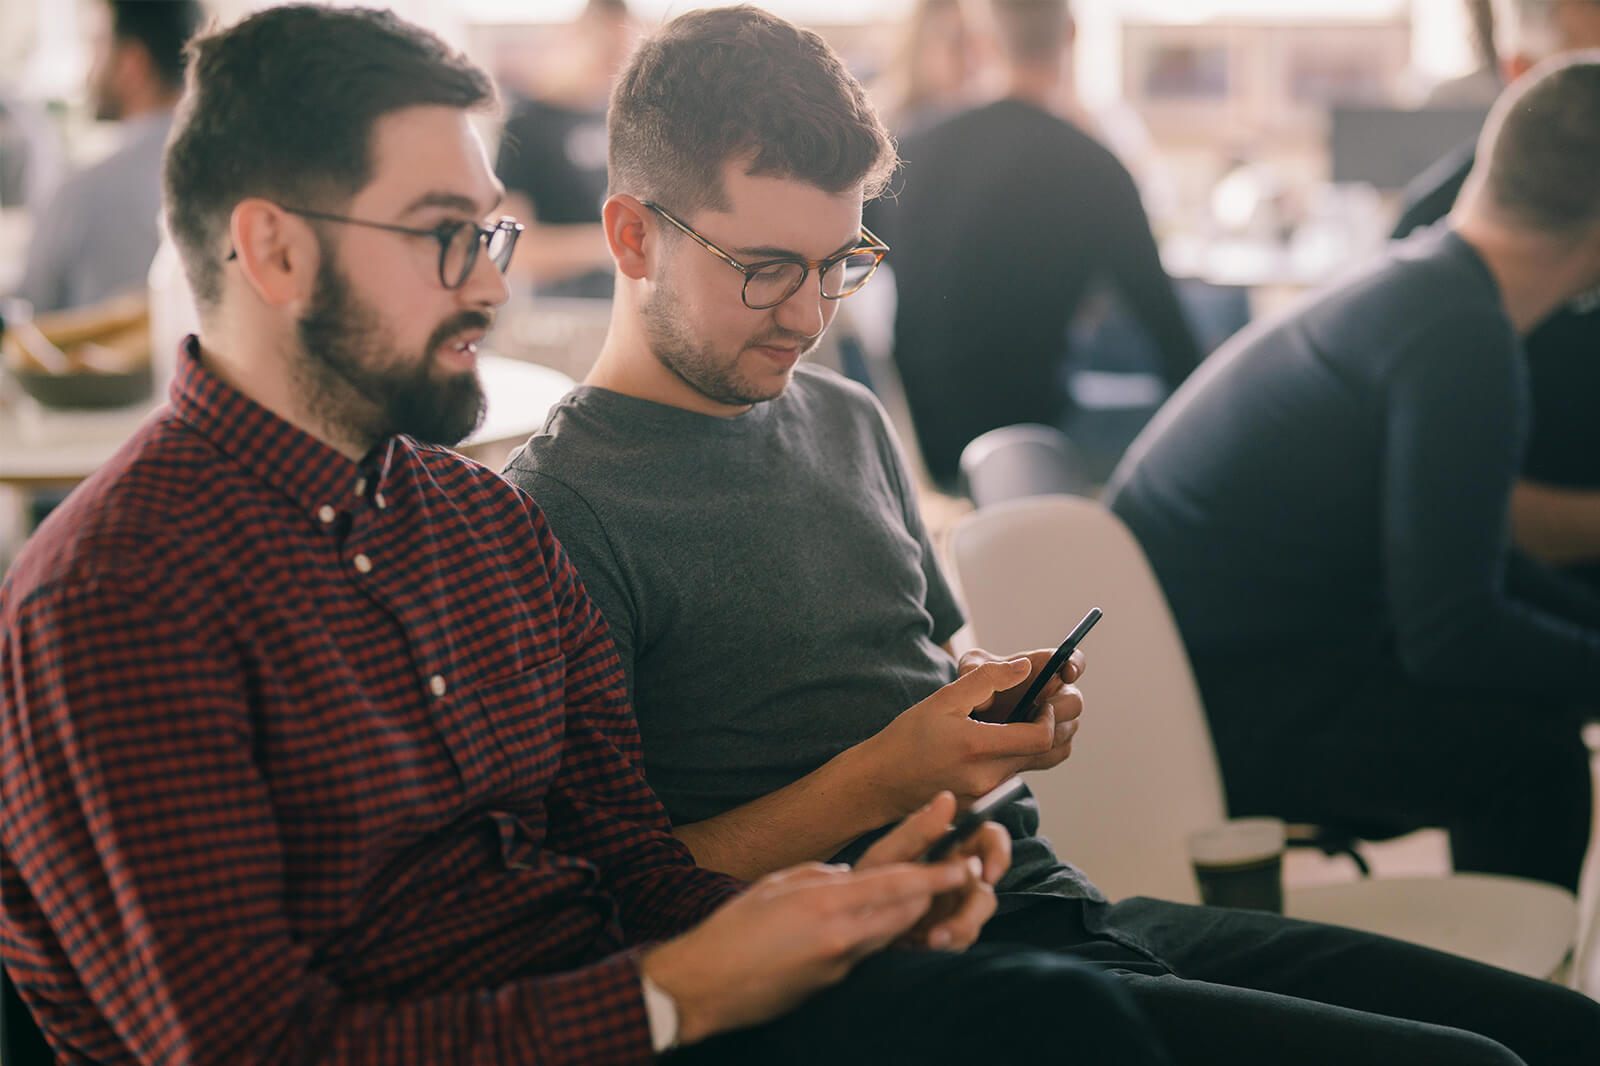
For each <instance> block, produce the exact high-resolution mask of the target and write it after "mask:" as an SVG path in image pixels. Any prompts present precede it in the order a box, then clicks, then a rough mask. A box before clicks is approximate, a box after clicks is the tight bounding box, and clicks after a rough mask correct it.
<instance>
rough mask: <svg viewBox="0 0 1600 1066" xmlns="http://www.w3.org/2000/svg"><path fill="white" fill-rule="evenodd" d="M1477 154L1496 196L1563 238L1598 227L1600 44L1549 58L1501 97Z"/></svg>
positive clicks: (1513, 212)
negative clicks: (1484, 162)
mask: <svg viewBox="0 0 1600 1066" xmlns="http://www.w3.org/2000/svg"><path fill="white" fill-rule="evenodd" d="M1479 157H1480V159H1487V161H1488V168H1489V169H1488V172H1487V174H1486V176H1485V178H1484V181H1485V186H1486V188H1487V191H1488V194H1489V197H1490V199H1491V200H1492V202H1493V203H1494V205H1495V206H1496V207H1498V208H1499V209H1500V210H1501V211H1504V212H1505V213H1506V214H1507V215H1509V216H1510V217H1511V218H1512V219H1514V220H1515V221H1517V222H1519V223H1521V224H1523V225H1526V226H1529V227H1531V228H1533V229H1536V230H1539V231H1541V232H1544V233H1548V234H1550V235H1552V236H1558V237H1579V236H1582V235H1584V233H1585V231H1587V230H1590V229H1592V228H1593V227H1595V226H1597V225H1600V176H1597V175H1600V49H1589V50H1586V51H1580V52H1569V53H1567V54H1565V55H1562V56H1557V57H1555V58H1553V59H1547V60H1545V61H1544V62H1542V63H1540V64H1539V65H1538V66H1536V67H1534V68H1533V70H1531V71H1529V72H1528V73H1527V74H1526V75H1524V76H1523V77H1521V78H1519V79H1518V80H1517V82H1516V83H1515V84H1514V85H1512V87H1511V88H1510V89H1508V90H1506V92H1505V93H1503V94H1502V95H1501V98H1500V99H1499V100H1498V101H1497V102H1496V103H1495V107H1494V110H1493V111H1492V112H1491V113H1490V115H1489V121H1488V124H1487V125H1486V127H1485V129H1484V134H1483V144H1482V146H1481V148H1480V151H1479Z"/></svg>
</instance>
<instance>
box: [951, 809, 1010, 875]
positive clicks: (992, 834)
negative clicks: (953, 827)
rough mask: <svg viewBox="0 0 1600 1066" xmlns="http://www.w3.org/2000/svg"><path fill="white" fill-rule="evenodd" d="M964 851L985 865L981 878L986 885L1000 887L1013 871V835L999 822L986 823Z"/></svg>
mask: <svg viewBox="0 0 1600 1066" xmlns="http://www.w3.org/2000/svg"><path fill="white" fill-rule="evenodd" d="M962 851H963V854H965V855H967V856H970V857H974V858H976V859H978V861H979V862H981V863H982V864H983V872H982V874H980V875H979V876H980V877H981V878H982V879H983V881H984V883H985V884H990V885H998V884H999V883H1000V879H1001V878H1002V877H1004V876H1005V875H1006V871H1007V870H1009V869H1011V834H1010V833H1008V832H1006V827H1005V826H1003V825H1001V824H1000V823H999V822H985V823H984V824H983V827H982V828H981V829H979V830H978V831H977V832H976V833H974V834H973V836H972V839H971V840H969V841H967V843H966V845H965V846H964V847H963V849H962Z"/></svg>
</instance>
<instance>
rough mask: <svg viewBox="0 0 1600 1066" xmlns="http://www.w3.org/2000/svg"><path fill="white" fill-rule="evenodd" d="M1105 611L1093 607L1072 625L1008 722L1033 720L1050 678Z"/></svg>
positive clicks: (1018, 703)
mask: <svg viewBox="0 0 1600 1066" xmlns="http://www.w3.org/2000/svg"><path fill="white" fill-rule="evenodd" d="M1103 613H1104V612H1103V611H1101V610H1100V608H1098V607H1091V608H1089V613H1088V614H1086V615H1084V616H1083V618H1082V619H1080V620H1079V622H1078V624H1077V625H1075V626H1073V627H1072V632H1070V633H1068V634H1067V639H1066V640H1063V641H1062V642H1061V646H1060V647H1059V648H1057V649H1056V650H1055V654H1054V655H1052V656H1050V661H1049V662H1047V663H1045V664H1044V669H1043V670H1040V671H1039V672H1038V673H1037V674H1035V675H1034V678H1033V684H1031V685H1029V686H1028V691H1026V692H1024V693H1023V694H1022V698H1021V699H1020V700H1018V701H1017V705H1016V707H1014V708H1013V709H1012V711H1011V715H1010V717H1008V718H1007V719H1006V722H1007V723H1011V722H1028V721H1032V720H1033V716H1034V715H1035V714H1036V713H1038V710H1039V708H1038V707H1037V706H1036V704H1037V703H1038V702H1039V694H1040V693H1042V692H1043V691H1044V687H1045V686H1046V685H1048V684H1049V683H1050V679H1051V678H1052V677H1054V676H1055V675H1056V674H1057V673H1058V672H1060V670H1061V667H1062V666H1064V665H1065V664H1066V661H1067V657H1068V656H1069V655H1071V654H1072V651H1073V649H1074V648H1076V647H1077V646H1078V642H1079V641H1081V640H1082V639H1083V638H1084V634H1086V633H1088V632H1089V630H1091V629H1093V628H1094V624H1095V623H1096V622H1098V621H1100V616H1101V615H1102V614H1103Z"/></svg>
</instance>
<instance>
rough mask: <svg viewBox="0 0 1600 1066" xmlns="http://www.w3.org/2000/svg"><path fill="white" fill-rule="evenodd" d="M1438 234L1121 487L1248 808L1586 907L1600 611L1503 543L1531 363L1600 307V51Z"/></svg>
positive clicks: (1138, 460)
mask: <svg viewBox="0 0 1600 1066" xmlns="http://www.w3.org/2000/svg"><path fill="white" fill-rule="evenodd" d="M1479 158H1480V160H1482V162H1481V164H1480V165H1479V166H1478V167H1477V168H1476V169H1475V170H1474V172H1473V177H1472V179H1471V180H1470V181H1469V182H1468V185H1467V188H1466V191H1465V192H1464V193H1463V195H1462V198H1461V202H1460V203H1459V204H1458V205H1457V207H1456V210H1455V212H1454V213H1453V214H1452V215H1451V217H1450V220H1449V221H1448V222H1446V223H1441V224H1440V225H1438V226H1436V227H1433V228H1431V229H1428V230H1426V231H1423V232H1421V233H1419V234H1417V235H1416V236H1414V237H1412V238H1410V239H1408V240H1406V241H1403V242H1400V243H1398V244H1395V245H1392V246H1391V247H1390V249H1389V250H1388V252H1387V253H1386V254H1385V255H1384V256H1383V257H1382V258H1381V259H1380V260H1379V261H1378V262H1377V263H1375V264H1374V265H1372V266H1371V267H1370V268H1368V269H1366V270H1364V271H1362V272H1360V273H1358V274H1357V275H1355V276H1354V277H1351V278H1349V279H1347V280H1346V281H1344V282H1343V283H1342V284H1340V285H1338V286H1336V287H1334V288H1333V289H1331V290H1330V291H1328V292H1326V293H1324V294H1322V295H1320V296H1318V297H1315V298H1313V299H1311V300H1309V301H1308V302H1306V303H1304V304H1302V305H1300V306H1299V307H1297V308H1295V309H1292V310H1291V311H1289V312H1286V313H1285V314H1284V315H1283V316H1281V317H1279V318H1277V319H1275V320H1272V321H1268V322H1265V323H1261V324H1258V325H1257V326H1254V327H1252V328H1250V329H1249V330H1247V331H1245V333H1243V334H1241V335H1240V336H1239V337H1237V338H1235V339H1234V340H1233V341H1231V342H1229V343H1228V344H1227V345H1225V346H1224V347H1223V349H1221V350H1220V351H1219V352H1218V353H1217V354H1216V355H1215V356H1213V357H1212V358H1211V359H1210V360H1208V362H1207V365H1206V367H1205V368H1204V369H1203V370H1202V371H1201V372H1200V373H1198V374H1196V375H1195V377H1193V378H1192V379H1191V380H1190V381H1189V382H1188V383H1186V384H1185V385H1184V387H1183V388H1182V389H1181V390H1179V392H1178V394H1177V395H1175V396H1174V397H1173V398H1172V400H1171V401H1170V402H1169V403H1168V404H1167V405H1166V407H1165V408H1163V410H1162V411H1161V412H1160V413H1159V414H1158V415H1157V416H1156V418H1155V419H1154V421H1152V423H1151V424H1150V425H1149V426H1148V427H1147V428H1146V430H1145V432H1144V433H1143V434H1141V436H1140V437H1139V439H1138V440H1137V441H1135V443H1134V445H1133V446H1132V447H1131V448H1130V449H1129V452H1128V454H1127V456H1126V457H1125V458H1124V460H1123V462H1122V464H1121V465H1120V466H1119V468H1118V470H1117V471H1116V473H1115V475H1114V476H1113V478H1112V481H1111V484H1110V485H1109V486H1108V489H1107V499H1108V502H1109V504H1110V506H1111V508H1112V510H1114V511H1115V512H1116V513H1117V514H1118V515H1119V516H1121V517H1122V519H1123V520H1124V521H1125V522H1126V523H1127V524H1128V526H1129V527H1130V528H1131V529H1132V530H1133V532H1134V534H1135V535H1136V536H1137V537H1138V539H1139V541H1140V543H1141V544H1142V545H1143V547H1144V550H1145V552H1146V553H1147V554H1148V556H1149V558H1150V561H1151V563H1152V565H1153V566H1154V568H1155V570H1156V573H1157V575H1158V576H1159V578H1160V580H1161V583H1162V586H1163V588H1164V589H1165V591H1166V594H1167V597H1168V599H1169V601H1170V603H1171V606H1172V609H1173V613H1174V615H1175V616H1176V618H1177V621H1178V625H1179V628H1180V629H1181V630H1182V632H1183V635H1184V640H1185V643H1186V644H1187V646H1188V649H1189V653H1190V656H1191V659H1192V661H1193V664H1194V668H1195V673H1196V677H1197V680H1198V681H1199V683H1200V688H1201V691H1202V694H1203V696H1204V698H1205V703H1206V710H1207V713H1208V715H1209V717H1210V720H1211V726H1212V733H1213V736H1214V739H1215V742H1216V746H1217V753H1218V756H1219V758H1220V760H1221V763H1222V771H1223V779H1224V782H1225V784H1226V787H1227V793H1228V801H1229V806H1230V808H1231V810H1232V811H1233V812H1234V813H1235V814H1261V813H1270V814H1276V815H1279V816H1282V817H1285V818H1288V819H1291V820H1295V821H1311V822H1322V823H1328V822H1335V823H1337V822H1341V821H1342V822H1345V823H1347V824H1348V823H1350V822H1352V821H1353V822H1367V823H1372V822H1377V823H1381V824H1386V825H1390V826H1394V827H1396V828H1399V829H1410V828H1416V827H1420V826H1444V827H1446V828H1448V829H1449V831H1450V837H1451V847H1452V850H1453V853H1454V858H1455V864H1456V867H1457V868H1458V869H1462V870H1477V871H1485V872H1495V873H1504V874H1515V875H1522V876H1527V877H1535V878H1540V879H1543V880H1548V881H1552V882H1555V883H1557V884H1561V885H1565V886H1567V887H1569V888H1571V887H1574V886H1575V885H1576V883H1577V878H1578V869H1579V866H1580V863H1581V861H1582V857H1583V853H1584V847H1585V845H1586V843H1587V840H1588V835H1589V813H1590V783H1589V767H1588V755H1587V751H1586V749H1585V747H1584V745H1583V743H1582V741H1581V738H1580V736H1579V724H1580V723H1579V717H1578V714H1577V708H1578V707H1579V706H1581V705H1583V704H1585V703H1587V704H1589V705H1591V706H1592V705H1593V704H1595V703H1596V697H1600V600H1597V599H1596V598H1594V597H1593V596H1591V595H1589V594H1588V590H1587V589H1585V588H1584V587H1583V586H1581V585H1578V584H1576V583H1574V582H1571V581H1569V580H1566V579H1563V578H1561V577H1559V576H1557V575H1555V574H1553V573H1552V572H1550V571H1548V570H1545V569H1543V568H1542V567H1540V566H1539V565H1537V564H1535V563H1533V562H1532V561H1530V560H1529V559H1527V558H1525V557H1523V556H1521V555H1519V554H1518V553H1516V552H1515V551H1514V550H1513V549H1512V547H1511V544H1510V533H1509V518H1508V510H1509V503H1508V500H1509V496H1510V493H1511V487H1512V484H1513V482H1514V481H1515V479H1516V477H1517V472H1518V470H1519V469H1520V468H1521V463H1522V455H1523V450H1524V443H1525V440H1526V436H1527V428H1528V410H1529V404H1528V384H1527V367H1526V364H1525V361H1524V357H1523V354H1522V350H1521V346H1520V344H1519V336H1521V335H1526V334H1527V333H1528V332H1529V331H1531V330H1532V329H1533V328H1534V327H1535V326H1537V325H1538V324H1539V323H1540V322H1541V321H1543V320H1544V319H1545V318H1546V317H1548V316H1549V315H1550V313H1551V312H1553V311H1554V310H1555V309H1556V308H1558V307H1560V306H1561V305H1562V304H1564V303H1566V302H1567V301H1568V300H1570V299H1571V298H1572V297H1573V296H1574V295H1575V294H1577V293H1580V292H1583V291H1586V290H1587V289H1590V288H1592V287H1594V286H1596V285H1600V184H1597V183H1596V182H1595V181H1594V178H1593V176H1594V175H1595V174H1596V173H1600V57H1597V56H1596V55H1595V54H1594V53H1589V54H1587V55H1584V54H1579V55H1577V56H1575V57H1571V58H1569V59H1567V60H1556V61H1551V62H1550V63H1549V64H1546V65H1544V66H1541V67H1540V68H1537V69H1536V70H1535V71H1534V72H1533V73H1532V74H1530V75H1529V76H1528V77H1527V78H1525V79H1523V81H1522V82H1521V83H1519V84H1518V85H1517V86H1516V87H1514V88H1513V89H1512V90H1511V91H1509V92H1508V93H1507V94H1506V95H1505V96H1504V97H1502V99H1501V101H1500V102H1499V104H1497V105H1496V108H1495V110H1494V111H1493V112H1492V113H1491V115H1490V118H1489V123H1488V126H1487V128H1486V131H1485V135H1484V141H1483V147H1482V150H1481V151H1480V153H1479Z"/></svg>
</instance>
